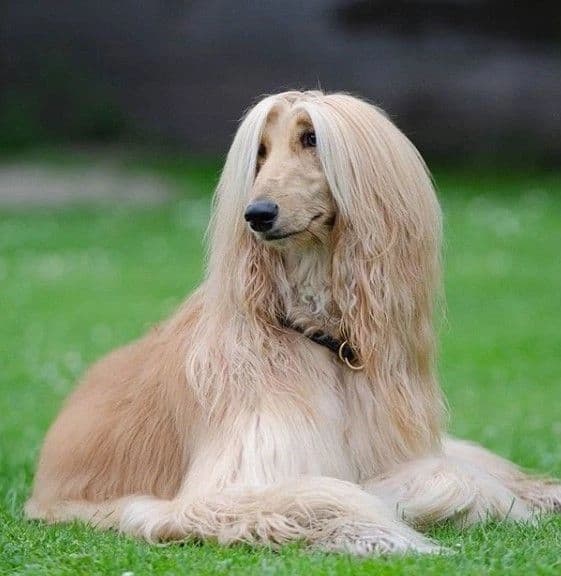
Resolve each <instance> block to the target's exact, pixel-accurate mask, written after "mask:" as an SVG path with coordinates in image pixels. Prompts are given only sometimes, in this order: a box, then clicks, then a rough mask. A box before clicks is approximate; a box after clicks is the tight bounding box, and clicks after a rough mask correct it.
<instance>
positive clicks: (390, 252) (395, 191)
mask: <svg viewBox="0 0 561 576" xmlns="http://www.w3.org/2000/svg"><path fill="white" fill-rule="evenodd" d="M332 106H333V107H334V108H335V109H336V111H337V116H334V120H332V119H331V118H327V119H326V120H325V121H324V124H325V125H326V127H327V130H326V131H325V132H326V134H325V136H324V137H325V138H332V139H333V140H334V142H335V144H333V141H332V142H328V146H326V148H327V151H326V153H325V156H324V158H323V162H324V169H325V171H326V174H327V175H328V181H329V182H330V186H331V188H332V193H333V196H334V199H335V202H336V204H337V208H338V215H337V220H336V223H335V229H334V231H333V261H332V285H333V296H334V300H335V301H336V304H337V306H338V308H339V310H340V313H341V332H342V334H343V335H344V336H345V337H346V338H347V339H348V341H349V343H350V344H351V345H352V346H353V347H354V348H355V349H356V351H357V354H358V357H359V358H358V359H359V361H360V362H362V363H363V364H364V374H365V375H366V376H367V377H368V378H369V380H370V382H371V385H372V386H373V387H374V388H375V390H374V395H375V396H376V398H377V399H378V401H379V402H381V403H382V405H384V406H386V407H387V410H389V411H391V413H392V418H393V419H394V420H395V421H396V424H397V425H398V426H400V427H401V428H408V429H409V432H410V434H415V430H416V429H417V430H418V429H420V428H421V427H423V428H424V429H425V430H426V429H433V430H435V431H436V430H437V429H439V426H440V422H439V410H440V401H439V390H438V386H437V382H436V377H435V366H434V363H435V337H434V326H433V308H434V302H435V299H436V298H437V295H438V290H439V284H440V282H439V269H440V266H439V264H440V263H439V250H440V209H439V206H438V202H437V200H436V196H435V194H434V190H433V187H432V183H431V180H430V177H429V175H428V174H427V171H426V168H425V165H424V163H423V161H422V159H421V157H420V156H419V154H418V152H417V151H416V149H415V148H414V146H413V145H412V144H411V143H410V142H409V140H407V138H406V137H405V136H404V135H403V134H402V133H401V132H399V130H398V129H397V128H396V127H395V126H394V125H393V124H392V123H391V122H390V121H389V120H388V119H387V118H386V117H385V116H383V115H382V114H381V113H380V112H379V111H377V110H376V109H375V108H374V107H372V106H369V105H367V104H365V103H362V102H358V101H357V100H356V99H354V98H352V99H351V98H350V97H346V96H344V97H338V98H337V99H335V98H334V99H333V101H332ZM332 124H333V127H332ZM316 131H317V130H316Z"/></svg>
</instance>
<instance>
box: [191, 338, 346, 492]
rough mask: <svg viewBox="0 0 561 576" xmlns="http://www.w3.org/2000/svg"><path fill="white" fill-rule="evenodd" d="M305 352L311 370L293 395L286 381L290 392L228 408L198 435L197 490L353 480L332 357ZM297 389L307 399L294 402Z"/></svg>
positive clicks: (309, 348) (321, 352)
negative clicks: (294, 481) (295, 480)
mask: <svg viewBox="0 0 561 576" xmlns="http://www.w3.org/2000/svg"><path fill="white" fill-rule="evenodd" d="M306 346H307V349H306V351H305V354H303V356H304V357H305V358H306V360H307V364H308V366H307V367H306V370H305V371H304V372H303V373H302V374H301V375H300V377H301V381H300V382H298V385H297V386H296V385H295V386H293V389H292V391H291V390H290V389H289V388H290V384H291V383H289V382H287V383H286V384H287V388H286V390H277V391H276V392H270V393H269V394H267V395H266V396H263V397H262V398H261V399H260V401H259V403H258V404H257V405H251V404H248V405H246V406H240V407H239V408H238V409H236V410H233V409H232V410H228V412H227V413H226V414H225V415H224V416H223V418H222V419H221V421H220V423H216V424H210V425H207V426H205V428H204V430H202V431H201V435H200V436H201V443H200V453H199V454H198V455H196V456H195V458H194V459H193V460H192V467H191V472H190V474H189V484H190V486H192V487H193V489H199V490H203V491H207V490H209V489H210V490H213V489H221V488H223V487H225V486H228V485H249V486H265V485H269V484H272V483H275V482H279V481H283V480H287V479H293V478H297V477H299V476H330V477H334V478H340V479H343V480H349V481H353V480H356V471H355V470H354V467H353V463H352V461H351V457H350V452H349V449H348V446H347V444H346V440H345V427H346V418H345V405H344V401H343V398H342V395H341V394H340V389H339V382H338V380H337V373H338V370H337V369H336V368H335V367H334V363H333V362H331V356H330V355H331V353H330V352H329V351H327V350H324V349H323V348H321V347H319V346H316V345H315V344H313V343H310V344H309V346H308V345H306ZM298 361H299V362H302V358H300V359H298ZM279 377H280V375H279ZM284 378H285V380H286V379H287V376H286V375H285V376H284ZM297 387H302V389H305V390H306V394H305V395H304V396H300V397H298V396H295V395H294V389H295V388H297Z"/></svg>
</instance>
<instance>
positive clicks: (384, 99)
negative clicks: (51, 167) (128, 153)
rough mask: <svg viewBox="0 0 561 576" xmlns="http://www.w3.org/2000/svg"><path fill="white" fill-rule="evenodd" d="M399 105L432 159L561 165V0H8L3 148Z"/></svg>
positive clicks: (183, 141) (0, 38) (393, 110)
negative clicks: (266, 110)
mask: <svg viewBox="0 0 561 576" xmlns="http://www.w3.org/2000/svg"><path fill="white" fill-rule="evenodd" d="M318 86H321V87H322V88H323V89H325V90H328V91H334V90H346V91H349V92H352V93H356V94H359V95H363V96H365V97H367V98H369V99H370V100H371V101H373V102H374V103H377V104H379V105H380V106H382V107H383V108H385V109H386V110H387V111H388V112H389V113H390V115H391V116H392V118H393V119H394V120H395V121H396V122H397V124H398V125H399V126H400V127H401V128H402V129H403V130H404V131H405V132H406V133H407V134H408V135H409V136H410V137H411V138H412V139H413V140H414V142H415V143H416V144H417V145H418V147H419V148H420V149H421V151H422V152H423V154H425V155H426V156H427V157H428V159H429V161H434V160H437V161H453V162H455V163H457V162H474V161H475V162H477V161H479V160H481V159H484V160H485V161H486V162H488V161H491V162H496V161H498V160H503V159H506V160H507V161H508V163H509V164H512V163H515V164H516V163H518V162H520V163H539V164H540V165H546V166H552V165H561V114H560V109H561V2H558V1H554V2H553V1H552V2H511V1H507V0H498V1H494V2H493V1H485V0H393V1H392V0H378V1H364V0H307V1H306V2H297V1H295V0H283V1H278V2H273V1H270V0H265V1H261V2H239V1H226V0H204V1H202V0H201V1H197V0H194V1H186V0H181V1H180V0H144V1H141V2H139V1H136V2H133V1H131V0H119V1H117V2H115V1H108V0H97V1H96V2H85V1H80V0H74V1H68V0H59V1H58V2H39V1H32V0H18V1H12V2H7V1H5V2H2V5H1V8H0V147H1V148H2V150H4V151H13V150H20V149H25V148H27V147H30V146H37V145H52V144H76V143H79V144H84V143H86V144H99V143H103V144H105V143H113V142H115V143H127V144H138V145H146V144H148V143H149V144H150V145H152V146H159V147H172V148H175V149H178V150H179V151H181V152H182V153H183V152H185V153H191V154H193V153H196V154H197V155H209V156H216V155H222V154H223V153H224V152H225V150H226V149H227V146H228V142H229V140H230V138H231V136H232V134H233V132H234V131H235V127H236V122H237V120H238V119H239V117H240V116H241V114H242V112H243V110H244V109H245V108H247V106H248V105H250V104H251V103H252V102H253V101H255V100H256V99H257V98H258V97H259V96H260V95H262V94H265V93H270V92H275V91H279V90H283V89H288V88H294V87H295V88H315V87H318Z"/></svg>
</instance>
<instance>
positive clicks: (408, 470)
mask: <svg viewBox="0 0 561 576" xmlns="http://www.w3.org/2000/svg"><path fill="white" fill-rule="evenodd" d="M310 132H314V134H315V137H316V140H317V146H313V145H310V141H309V139H307V135H309V134H310ZM263 199H266V200H269V201H273V202H275V203H276V204H277V205H278V207H279V214H278V219H277V221H276V223H275V228H274V230H273V234H272V235H271V234H267V233H260V232H253V231H251V230H250V229H249V227H248V226H247V224H246V223H245V222H244V219H243V214H244V210H245V208H246V206H247V205H248V203H250V202H253V201H256V200H263ZM440 235H441V219H440V210H439V206H438V203H437V200H436V197H435V194H434V191H433V188H432V185H431V181H430V177H429V175H428V173H427V170H426V168H425V165H424V163H423V161H422V159H421V158H420V156H419V154H418V152H417V151H416V149H415V148H414V147H413V145H412V144H411V143H410V142H409V141H408V140H407V139H406V138H405V136H404V135H403V134H402V133H401V132H400V131H399V130H398V129H397V128H396V127H395V126H394V125H393V124H392V123H391V122H390V121H389V120H388V119H387V118H386V117H385V116H384V114H383V113H382V112H381V111H380V110H378V109H376V108H375V107H373V106H371V105H369V104H366V103H365V102H362V101H360V100H358V99H356V98H353V97H350V96H347V95H343V94H332V95H326V94H323V93H320V92H304V93H301V92H287V93H283V94H279V95H275V96H271V97H268V98H265V99H264V100H262V101H261V102H259V103H258V104H257V105H256V106H255V107H254V108H253V109H252V110H251V111H250V112H249V113H248V114H247V116H246V117H245V119H244V121H243V122H242V124H241V126H240V128H239V130H238V133H237V134H236V137H235V139H234V142H233V144H232V147H231V149H230V152H229V154H228V158H227V160H226V164H225V167H224V171H223V174H222V178H221V180H220V183H219V185H218V189H217V192H216V196H215V205H214V212H213V218H212V223H211V246H210V255H209V262H208V270H207V273H206V278H205V281H204V283H203V284H202V286H201V287H200V288H199V289H198V290H197V291H196V292H195V294H193V295H192V296H191V297H190V298H189V299H188V300H187V301H186V302H185V303H184V305H183V306H182V307H181V308H180V309H179V311H178V312H177V313H176V314H175V315H174V316H173V317H172V318H171V319H170V320H168V321H167V322H165V323H164V324H162V325H161V326H160V327H158V328H157V329H155V330H153V331H152V332H150V333H149V334H148V335H147V336H145V337H144V338H142V339H141V340H139V341H138V342H136V343H133V344H131V345H129V346H126V347H124V348H122V349H120V350H117V351H116V352H113V353H112V354H111V355H109V356H108V357H107V358H105V359H103V360H101V361H100V362H99V363H98V364H96V365H95V366H94V367H93V368H92V369H91V370H90V372H89V374H88V375H87V376H86V378H85V380H84V382H83V383H82V384H81V386H80V387H79V388H78V389H77V390H76V392H75V393H74V394H73V395H72V396H71V397H70V399H69V401H68V402H67V404H66V406H65V407H64V409H63V410H62V412H61V414H60V415H59V417H58V419H57V420H56V422H55V424H54V425H53V427H52V428H51V430H50V432H49V434H48V436H47V439H46V441H45V445H44V447H43V451H42V454H41V459H40V462H39V467H38V470H37V476H36V480H35V487H34V491H33V495H32V497H31V499H30V501H29V502H28V504H27V507H26V511H27V514H28V516H29V517H30V518H41V519H45V520H47V521H51V522H63V521H69V520H73V519H81V520H84V521H88V522H90V523H92V524H94V525H97V526H99V527H103V528H114V529H117V530H121V531H123V532H125V533H128V534H133V535H138V536H141V537H144V538H147V539H149V540H169V539H177V540H185V539H193V538H197V539H200V538H203V539H204V538H213V539H217V540H218V541H219V542H223V543H233V542H240V541H246V542H252V543H259V544H270V545H277V544H282V543H284V542H287V541H291V540H304V541H306V542H307V543H309V544H311V545H313V546H315V547H319V548H322V549H325V550H335V551H348V552H351V553H356V554H369V553H386V552H392V551H396V552H403V551H408V550H411V551H420V552H429V551H435V550H438V547H437V546H436V545H435V544H434V543H432V542H430V541H429V540H427V539H426V538H425V537H424V536H422V535H421V534H420V533H419V532H417V531H416V529H422V528H425V527H426V526H429V525H431V524H434V523H436V522H440V521H443V520H452V521H454V522H456V523H458V524H460V525H465V524H469V523H473V522H476V521H479V520H485V519H486V518H496V519H504V518H512V519H515V520H530V519H531V518H533V515H534V513H535V512H536V511H539V512H548V511H559V509H560V506H561V488H560V486H559V484H558V483H557V482H555V481H553V480H547V479H539V478H533V477H530V476H527V475H526V474H524V473H522V472H521V471H519V470H518V469H517V468H516V467H515V466H514V465H513V464H511V463H509V462H507V461H505V460H503V459H501V458H499V457H498V456H495V455H493V454H491V453H489V452H487V451H485V450H484V449H483V448H480V447H478V446H475V445H471V444H467V443H464V442H460V441H457V440H450V439H447V438H445V437H444V436H443V434H444V433H443V425H442V413H443V409H442V399H441V392H440V389H439V386H438V383H437V380H436V376H435V369H434V359H435V358H434V356H435V337H434V330H433V305H434V301H435V299H436V298H437V296H438V290H439V284H440V280H439V250H440ZM274 236H276V237H277V238H279V239H275V238H274ZM281 236H282V237H283V238H280V237H281ZM282 318H288V320H289V321H290V322H292V324H294V325H296V326H298V327H299V328H300V329H301V330H304V331H306V332H313V331H315V330H319V329H321V330H324V331H326V332H328V333H330V334H331V335H332V336H334V337H337V338H341V339H342V338H346V339H348V341H349V342H350V343H351V345H352V346H353V347H354V348H355V350H356V351H357V353H358V355H359V359H360V362H361V363H363V364H364V369H363V370H362V371H352V370H350V369H349V368H347V367H346V366H345V365H344V364H342V363H341V362H340V361H339V360H338V359H337V357H336V356H335V355H334V354H332V353H331V352H330V351H329V350H327V349H326V348H324V347H321V346H319V345H317V344H315V343H314V342H312V341H311V340H309V339H308V338H306V337H305V336H304V335H302V334H300V333H299V332H297V331H295V330H292V329H288V328H284V327H283V325H282V322H281V319H282Z"/></svg>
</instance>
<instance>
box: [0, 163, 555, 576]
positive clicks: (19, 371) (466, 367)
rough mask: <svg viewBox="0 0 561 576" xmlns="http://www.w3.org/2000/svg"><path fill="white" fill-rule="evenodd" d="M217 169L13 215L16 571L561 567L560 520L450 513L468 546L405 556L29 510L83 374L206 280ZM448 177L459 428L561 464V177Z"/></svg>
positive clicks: (457, 543) (8, 245)
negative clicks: (163, 195) (151, 538)
mask: <svg viewBox="0 0 561 576" xmlns="http://www.w3.org/2000/svg"><path fill="white" fill-rule="evenodd" d="M148 164H149V163H148ZM208 166H209V168H208V170H201V169H195V168H193V166H192V165H191V164H188V165H185V166H183V168H181V166H180V167H179V168H177V166H174V165H173V163H154V164H153V165H148V167H145V168H143V169H145V170H153V171H156V172H158V173H163V174H169V176H170V178H172V179H173V181H174V182H176V183H180V184H181V186H182V190H183V194H182V196H181V197H180V198H178V199H177V200H174V201H172V202H170V203H168V204H165V205H160V206H157V207H150V208H147V207H136V208H131V207H126V208H115V209H111V210H108V209H102V208H80V209H77V208H73V209H65V210H58V211H54V210H53V211H46V210H31V209H27V210H26V211H25V212H8V211H4V212H3V213H2V215H1V216H0V310H1V312H2V317H1V322H0V358H1V359H2V370H1V371H0V574H2V575H3V574H52V575H54V574H68V575H70V574H72V575H76V574H88V575H89V574H117V575H120V574H123V573H134V574H135V575H136V576H138V575H141V574H226V573H227V574H267V575H273V574H279V575H281V574H282V575H284V574H286V575H289V574H298V573H304V574H306V575H307V576H313V575H315V574H334V575H343V574H422V575H429V574H444V575H449V574H474V575H475V574H483V573H485V574H503V573H508V574H514V573H519V574H560V573H561V518H547V519H545V520H544V521H543V522H542V523H541V524H540V525H539V526H538V527H528V526H516V525H511V524H508V523H505V524H497V523H493V524H486V525H484V526H480V527H478V528H475V529H471V530H468V531H465V532H458V531H456V530H453V529H451V528H449V527H441V528H439V529H437V530H435V531H434V532H433V533H432V535H433V536H434V537H435V538H437V539H438V540H440V541H442V542H443V543H445V544H446V545H447V546H449V547H450V548H452V549H453V550H454V553H452V554H449V555H446V556H439V557H415V556H409V557H401V558H388V559H380V558H372V559H354V558H349V557H346V556H333V555H323V554H319V553H308V552H306V551H305V550H303V549H302V548H301V547H299V546H289V547H287V548H285V549H283V550H282V551H281V552H280V553H277V552H274V551H270V550H263V549H262V550H257V551H256V550H252V549H250V548H247V547H244V546H239V547H234V548H231V549H223V548H221V547H219V546H216V545H214V544H203V545H196V544H188V545H172V546H167V547H158V546H150V545H148V544H145V543H143V542H139V541H136V540H133V539H130V538H126V537H123V536H119V535H116V534H113V533H98V532H95V531H94V530H92V529H90V528H88V527H85V526H82V525H72V526H49V527H47V526H44V525H41V524H39V523H29V522H25V521H23V520H22V505H23V503H24V501H25V499H26V497H27V495H28V492H29V488H30V485H31V481H32V477H33V471H34V466H35V460H36V456H37V453H38V450H39V447H40V444H41V441H42V438H43V436H44V434H45V431H46V429H47V427H48V425H49V423H50V422H51V421H52V420H53V418H54V417H55V414H56V412H57V410H58V409H59V407H60V405H61V402H62V401H63V399H64V397H65V396H66V395H67V393H68V391H69V390H71V389H72V387H73V386H74V383H75V381H76V378H77V377H79V376H80V374H81V373H82V372H83V371H84V370H85V368H86V366H87V365H88V364H89V363H91V362H92V361H93V360H95V359H96V358H98V357H99V356H101V355H102V354H104V353H105V352H107V351H108V350H110V349H112V348H113V347H115V346H117V345H120V344H122V343H124V342H127V341H128V340H130V339H132V338H135V337H136V336H138V335H140V334H141V333H142V332H143V331H144V330H146V328H147V327H148V326H150V325H151V324H152V323H153V322H155V321H157V320H159V319H160V318H162V317H163V316H165V315H167V314H169V313H171V312H172V311H173V309H174V308H175V307H176V306H177V304H178V303H179V302H180V301H181V300H182V298H183V297H184V296H185V295H186V294H187V293H188V292H189V291H190V290H192V289H193V288H194V287H195V286H196V285H197V283H198V282H199V281H200V279H201V275H202V269H203V265H202V262H203V254H204V248H203V234H204V229H205V226H206V219H207V217H208V206H209V195H208V194H207V191H208V190H209V188H210V185H211V182H212V181H213V180H214V176H215V174H214V172H213V168H212V164H209V165H208ZM128 169H136V168H135V167H134V166H132V167H129V168H128ZM436 179H437V183H438V184H439V188H440V196H441V199H442V203H443V206H444V211H445V229H446V250H445V252H446V253H445V264H446V276H445V279H446V292H447V314H446V320H445V322H444V323H443V325H442V328H441V341H442V346H441V360H440V373H441V378H442V384H443V387H444V389H445V391H446V394H447V396H448V399H449V405H450V428H451V430H452V431H453V433H455V434H457V435H459V436H462V437H466V438H471V439H474V440H477V441H480V442H482V443H484V444H485V445H486V446H488V447H490V448H492V449H493V450H495V451H497V452H499V453H501V454H503V455H505V456H507V457H509V458H512V459H513V460H515V461H516V462H518V463H520V464H522V465H524V466H527V467H530V468H533V469H536V470H539V471H543V472H548V473H552V474H556V475H558V476H561V256H560V251H561V175H558V174H557V175H556V174H512V173H509V172H507V171H503V172H499V171H497V172H490V171H488V170H487V171H485V173H484V174H483V175H480V176H478V175H476V174H474V173H473V172H472V173H469V172H466V171H464V172H459V171H456V172H454V171H442V172H437V175H436Z"/></svg>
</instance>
